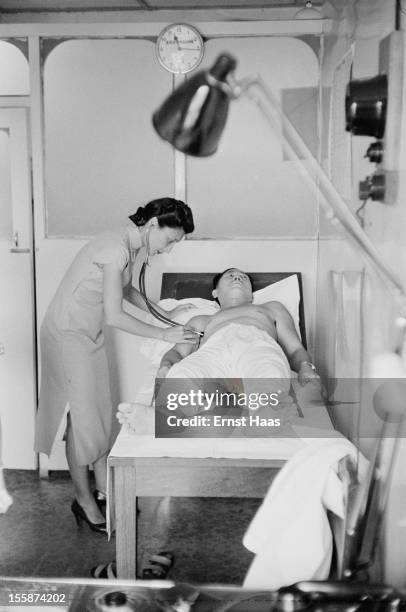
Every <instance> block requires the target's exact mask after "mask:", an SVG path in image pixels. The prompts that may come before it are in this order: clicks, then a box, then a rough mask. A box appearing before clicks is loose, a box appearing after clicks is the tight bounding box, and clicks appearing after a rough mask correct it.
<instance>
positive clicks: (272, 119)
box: [152, 53, 406, 314]
mask: <svg viewBox="0 0 406 612" xmlns="http://www.w3.org/2000/svg"><path fill="white" fill-rule="evenodd" d="M236 66H237V61H236V59H235V58H234V57H233V56H232V55H230V54H228V53H222V54H221V55H219V56H218V57H217V59H216V60H215V62H214V64H213V66H212V67H211V68H209V69H208V70H202V71H199V72H197V73H196V74H195V75H194V76H193V77H192V78H189V79H188V80H187V81H185V82H184V83H183V84H181V85H180V86H179V87H177V88H176V89H175V90H174V91H173V92H172V94H170V95H169V96H168V98H167V99H166V100H165V101H164V102H163V104H162V105H161V106H160V108H159V109H158V110H157V111H155V113H154V114H153V117H152V122H153V125H154V128H155V130H156V131H157V133H158V134H159V136H161V138H163V139H164V140H166V141H167V142H169V143H170V144H171V145H173V146H174V147H175V149H177V150H178V151H182V152H183V153H186V154H187V155H193V156H196V157H205V156H208V155H212V154H213V153H215V152H216V150H217V147H218V143H219V141H220V138H221V135H222V132H223V129H224V127H225V123H226V119H227V114H228V107H229V102H230V100H233V99H236V98H239V97H240V96H242V95H245V96H246V97H248V98H249V99H251V100H252V101H253V102H254V103H255V104H256V106H257V107H258V109H259V110H260V112H261V113H262V115H263V116H264V118H265V120H266V122H267V123H268V125H269V126H270V127H271V128H272V130H273V132H274V134H275V136H276V137H277V138H278V139H281V138H282V146H283V147H284V151H285V153H286V155H287V156H288V157H289V159H291V160H295V161H298V162H299V163H298V164H297V167H298V169H299V171H300V173H301V174H302V176H303V177H304V179H305V180H306V181H307V183H308V184H309V185H310V187H311V188H312V189H313V191H314V193H315V195H316V197H317V198H318V200H319V201H320V203H321V204H322V205H323V206H324V208H325V209H326V214H327V217H328V218H329V219H330V220H331V221H332V222H340V223H341V224H342V225H343V227H344V228H345V229H346V231H347V233H348V235H349V236H350V238H351V239H352V241H353V242H355V243H356V244H357V245H358V247H359V248H360V249H361V252H362V254H363V255H364V257H365V259H366V260H367V261H368V262H369V263H370V264H372V265H373V267H374V268H375V269H376V270H377V272H378V273H379V274H380V275H381V277H383V278H384V280H386V281H387V282H388V283H389V284H390V285H391V287H392V289H394V290H395V292H396V294H397V295H398V296H400V297H401V298H402V301H404V302H405V303H406V292H405V289H404V287H403V284H402V282H401V281H400V280H399V278H398V277H397V275H396V273H394V272H393V271H392V270H391V269H390V268H389V267H388V266H387V265H386V264H385V262H384V261H383V259H382V256H381V255H380V253H379V252H378V251H377V249H376V248H375V246H374V244H373V243H372V242H371V240H370V239H369V237H368V235H367V234H366V233H365V232H364V230H363V229H362V228H361V227H360V225H359V223H358V222H357V221H356V220H355V218H354V216H353V214H352V213H351V211H350V210H349V208H348V206H347V204H346V202H345V201H344V200H343V198H342V197H341V195H340V194H339V193H338V191H337V190H336V188H335V187H334V185H333V184H332V182H331V181H330V179H329V177H328V176H327V174H326V173H325V171H324V170H323V168H322V167H321V165H320V164H319V163H318V161H317V160H316V159H315V158H314V157H313V155H312V153H311V152H310V150H309V149H308V147H307V146H306V144H305V143H304V142H303V140H302V138H301V137H300V136H299V134H298V133H297V131H296V129H295V128H294V127H293V125H292V124H291V122H290V121H289V119H288V118H287V117H286V116H285V114H284V113H283V111H282V108H281V106H280V104H279V101H278V99H277V98H276V96H275V95H274V94H273V93H272V92H271V91H270V90H269V88H268V87H267V86H266V84H265V82H264V81H263V79H262V78H261V77H260V76H258V75H255V76H253V77H247V78H245V79H242V80H240V81H236V80H235V78H234V70H235V68H236ZM281 128H282V129H281ZM303 160H306V164H303V163H302V161H303ZM405 314H406V313H405Z"/></svg>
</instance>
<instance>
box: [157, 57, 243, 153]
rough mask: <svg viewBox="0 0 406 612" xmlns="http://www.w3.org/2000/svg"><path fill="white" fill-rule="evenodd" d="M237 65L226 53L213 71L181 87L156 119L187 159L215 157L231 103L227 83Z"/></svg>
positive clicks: (161, 131) (199, 74)
mask: <svg viewBox="0 0 406 612" xmlns="http://www.w3.org/2000/svg"><path fill="white" fill-rule="evenodd" d="M236 65H237V62H236V60H235V59H234V57H232V56H231V55H229V54H227V53H223V54H221V55H219V56H218V58H217V59H216V61H215V62H214V64H213V66H212V67H211V68H210V69H209V70H202V71H199V72H197V73H196V74H195V75H194V76H193V77H191V78H190V79H188V80H187V81H185V83H183V84H182V85H180V86H179V87H177V88H176V89H175V91H174V92H173V93H172V94H171V95H170V96H169V97H168V98H167V99H166V100H165V101H164V102H163V104H162V105H161V106H160V108H159V109H158V110H157V111H155V113H154V114H153V116H152V123H153V125H154V128H155V130H156V131H157V132H158V134H159V136H161V138H163V139H164V140H167V141H168V142H169V143H171V144H172V145H173V146H174V147H175V149H178V151H182V152H183V153H186V154H187V155H194V156H196V157H206V156H208V155H212V154H213V153H215V151H216V150H217V147H218V143H219V140H220V138H221V134H222V133H223V129H224V126H225V124H226V120H227V114H228V107H229V102H230V97H229V94H228V92H227V87H226V86H225V81H226V79H227V76H228V74H229V73H230V72H232V71H233V70H234V69H235V67H236Z"/></svg>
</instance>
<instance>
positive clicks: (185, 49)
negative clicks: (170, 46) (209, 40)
mask: <svg viewBox="0 0 406 612" xmlns="http://www.w3.org/2000/svg"><path fill="white" fill-rule="evenodd" d="M173 38H174V40H175V42H176V46H177V47H178V50H179V51H198V50H199V47H183V46H181V45H180V43H179V38H178V37H177V36H176V34H174V37H173ZM182 42H183V43H184V44H193V40H190V41H189V40H184V41H182Z"/></svg>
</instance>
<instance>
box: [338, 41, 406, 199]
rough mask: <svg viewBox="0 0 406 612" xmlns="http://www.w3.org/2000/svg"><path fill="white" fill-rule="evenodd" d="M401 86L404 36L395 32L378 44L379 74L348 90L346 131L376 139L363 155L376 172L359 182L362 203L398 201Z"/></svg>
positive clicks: (355, 83)
mask: <svg viewBox="0 0 406 612" xmlns="http://www.w3.org/2000/svg"><path fill="white" fill-rule="evenodd" d="M402 84H403V32H401V31H400V30H396V31H395V32H392V33H391V34H390V35H389V36H387V37H386V38H384V39H383V40H382V41H381V43H380V48H379V74H378V75H377V76H375V77H372V78H367V79H358V80H352V81H350V83H349V84H348V86H347V91H346V101H345V112H346V129H347V130H348V131H350V132H351V133H352V134H354V135H355V136H373V137H375V138H377V140H376V141H375V142H373V143H372V144H370V146H369V147H368V149H367V152H366V157H368V158H369V160H370V161H371V162H372V163H375V164H376V165H377V168H376V171H375V172H374V173H373V174H372V175H370V176H368V177H366V179H365V180H364V181H360V184H359V198H360V199H361V200H367V199H369V198H370V199H372V200H377V201H380V202H384V203H385V204H395V203H396V201H397V191H398V172H399V150H400V133H401V130H400V121H401V116H402Z"/></svg>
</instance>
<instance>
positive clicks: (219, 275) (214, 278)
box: [213, 268, 254, 304]
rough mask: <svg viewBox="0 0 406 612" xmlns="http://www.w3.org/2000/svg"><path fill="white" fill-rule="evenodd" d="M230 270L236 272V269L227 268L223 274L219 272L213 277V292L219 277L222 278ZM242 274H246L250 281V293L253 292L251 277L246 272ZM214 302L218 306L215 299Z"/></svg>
mask: <svg viewBox="0 0 406 612" xmlns="http://www.w3.org/2000/svg"><path fill="white" fill-rule="evenodd" d="M230 270H236V268H227V270H223V272H219V273H218V274H216V275H215V276H214V277H213V290H214V289H217V285H218V284H219V281H220V279H221V277H222V276H224V274H226V273H227V272H229V271H230ZM244 274H246V275H247V276H248V278H249V279H250V283H251V289H252V291H254V281H253V280H252V277H251V276H250V275H249V274H247V272H244ZM214 301H215V302H217V304H220V302H219V301H218V299H217V298H214Z"/></svg>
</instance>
